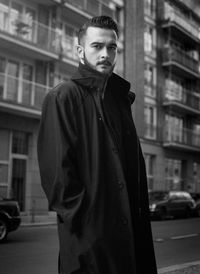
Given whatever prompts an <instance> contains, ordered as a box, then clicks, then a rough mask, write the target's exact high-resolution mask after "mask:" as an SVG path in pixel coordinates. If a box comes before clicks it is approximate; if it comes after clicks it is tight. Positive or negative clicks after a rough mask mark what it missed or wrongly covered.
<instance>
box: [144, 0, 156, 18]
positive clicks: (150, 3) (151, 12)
mask: <svg viewBox="0 0 200 274" xmlns="http://www.w3.org/2000/svg"><path fill="white" fill-rule="evenodd" d="M144 12H145V15H147V16H150V17H153V18H154V17H155V3H154V0H145V1H144Z"/></svg>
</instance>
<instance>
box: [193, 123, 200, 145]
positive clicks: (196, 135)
mask: <svg viewBox="0 0 200 274" xmlns="http://www.w3.org/2000/svg"><path fill="white" fill-rule="evenodd" d="M192 137H193V140H192V144H193V145H194V146H198V147H200V124H194V125H193V134H192Z"/></svg>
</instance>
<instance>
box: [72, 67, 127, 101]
mask: <svg viewBox="0 0 200 274" xmlns="http://www.w3.org/2000/svg"><path fill="white" fill-rule="evenodd" d="M71 79H72V80H73V81H74V82H76V83H78V84H80V85H81V86H84V87H87V88H88V89H89V90H91V91H92V90H94V89H99V90H101V91H103V90H104V88H105V86H106V89H108V90H111V91H112V90H113V92H117V91H118V92H119V93H121V94H122V95H123V94H124V96H127V94H128V93H129V90H130V83H129V82H128V81H126V80H125V79H123V78H121V77H120V76H118V75H117V74H115V73H112V74H111V75H109V76H107V75H106V76H105V75H103V74H101V73H99V72H98V71H95V70H93V69H92V68H90V67H88V66H86V65H83V64H81V63H79V67H78V70H77V72H76V73H75V74H74V75H73V76H72V78H71Z"/></svg>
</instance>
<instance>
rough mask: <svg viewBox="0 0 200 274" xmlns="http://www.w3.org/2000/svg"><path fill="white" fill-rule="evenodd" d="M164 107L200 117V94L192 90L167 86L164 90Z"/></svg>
mask: <svg viewBox="0 0 200 274" xmlns="http://www.w3.org/2000/svg"><path fill="white" fill-rule="evenodd" d="M163 91H164V99H163V105H164V106H169V107H171V109H174V110H179V111H180V112H184V113H190V114H197V115H200V94H199V93H195V92H193V91H191V90H186V89H183V88H181V86H180V88H172V87H170V85H166V87H165V88H164V90H163Z"/></svg>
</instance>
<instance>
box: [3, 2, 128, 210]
mask: <svg viewBox="0 0 200 274" xmlns="http://www.w3.org/2000/svg"><path fill="white" fill-rule="evenodd" d="M123 9H124V7H123V1H122V0H112V1H110V0H101V1H98V0H96V1H94V0H65V1H63V0H32V1H27V0H0V196H2V197H6V198H15V199H17V200H18V201H19V204H20V209H21V212H22V213H24V214H31V213H32V212H33V211H34V214H44V213H45V212H47V210H48V204H47V200H46V198H45V195H44V192H43V190H42V188H41V185H40V176H39V169H38V163H37V147H36V144H37V133H38V127H39V121H40V116H41V106H42V101H43V99H44V96H45V95H46V94H47V92H48V91H49V90H50V88H51V87H53V86H55V85H56V84H57V83H58V82H60V81H62V80H65V79H68V78H69V77H70V76H71V75H72V74H73V73H74V71H75V69H76V67H77V65H78V59H77V56H76V49H75V45H76V43H77V41H76V32H77V30H78V29H79V27H80V25H82V24H83V23H84V22H85V20H86V19H87V18H90V17H91V16H94V15H100V14H105V15H110V16H112V17H113V18H115V19H116V20H117V21H118V23H119V25H120V29H121V34H120V43H119V58H118V64H117V67H116V72H117V73H118V74H123V60H124V57H123V52H124V49H123V43H124V41H123V39H124V37H123V31H124V30H123V22H124V18H123V14H124V13H123Z"/></svg>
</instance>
